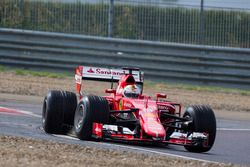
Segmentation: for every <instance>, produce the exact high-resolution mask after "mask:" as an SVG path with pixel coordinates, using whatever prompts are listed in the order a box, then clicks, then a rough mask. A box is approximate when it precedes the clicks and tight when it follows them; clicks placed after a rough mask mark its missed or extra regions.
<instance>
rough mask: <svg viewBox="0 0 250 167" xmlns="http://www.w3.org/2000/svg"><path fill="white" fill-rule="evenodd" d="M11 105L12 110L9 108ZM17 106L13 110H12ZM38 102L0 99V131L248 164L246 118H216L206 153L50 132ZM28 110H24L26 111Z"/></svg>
mask: <svg viewBox="0 0 250 167" xmlns="http://www.w3.org/2000/svg"><path fill="white" fill-rule="evenodd" d="M10 109H14V110H10ZM16 109H17V110H16ZM41 110H42V105H41V104H30V103H27V102H26V103H24V102H13V101H8V100H6V101H0V135H13V136H21V137H31V138H35V139H45V140H53V141H58V142H64V143H70V144H80V145H83V146H89V147H98V148H109V149H115V150H127V151H133V152H141V153H146V154H159V155H166V156H169V155H170V156H175V157H181V158H188V159H198V160H203V161H213V162H222V163H233V164H241V165H247V166H250V144H249V141H250V122H249V121H237V120H224V119H217V136H216V140H215V144H214V146H213V148H212V149H211V150H210V151H209V152H207V153H202V154H201V153H190V152H187V151H186V150H185V149H184V148H183V147H182V146H174V145H169V146H165V147H162V146H161V147H159V146H158V147H157V146H149V145H147V146H141V145H131V144H126V143H117V142H116V143H113V142H89V141H80V140H77V139H75V138H71V137H67V136H54V135H49V134H46V133H44V131H43V130H42V129H41ZM27 111H28V112H27Z"/></svg>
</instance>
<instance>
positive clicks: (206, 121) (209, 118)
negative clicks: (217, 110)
mask: <svg viewBox="0 0 250 167" xmlns="http://www.w3.org/2000/svg"><path fill="white" fill-rule="evenodd" d="M183 117H188V118H191V119H192V120H193V126H192V129H191V131H193V132H206V133H208V134H209V137H208V147H203V146H185V148H186V150H188V151H190V152H207V151H209V150H210V149H211V148H212V146H213V144H214V141H215V136H216V119H215V115H214V112H213V110H212V109H211V108H210V107H208V106H199V105H194V106H191V107H188V108H187V110H186V112H185V113H184V115H183Z"/></svg>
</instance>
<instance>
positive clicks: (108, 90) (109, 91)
mask: <svg viewBox="0 0 250 167" xmlns="http://www.w3.org/2000/svg"><path fill="white" fill-rule="evenodd" d="M105 93H113V94H115V93H116V90H115V89H106V90H105Z"/></svg>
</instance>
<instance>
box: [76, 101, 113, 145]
mask: <svg viewBox="0 0 250 167" xmlns="http://www.w3.org/2000/svg"><path fill="white" fill-rule="evenodd" d="M109 111H110V110H109V104H108V101H107V100H106V99H105V98H103V97H99V96H85V97H83V98H82V99H81V101H80V102H79V104H78V106H77V109H76V112H75V118H74V129H75V133H76V136H77V137H78V138H79V139H81V140H91V139H92V130H93V123H94V122H95V123H102V124H107V123H108V121H109Z"/></svg>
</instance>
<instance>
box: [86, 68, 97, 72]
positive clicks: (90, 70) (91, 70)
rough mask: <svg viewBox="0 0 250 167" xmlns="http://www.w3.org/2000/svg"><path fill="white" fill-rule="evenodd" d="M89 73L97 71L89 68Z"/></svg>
mask: <svg viewBox="0 0 250 167" xmlns="http://www.w3.org/2000/svg"><path fill="white" fill-rule="evenodd" d="M87 72H88V73H95V71H94V70H93V69H92V68H89V70H88V71H87Z"/></svg>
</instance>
